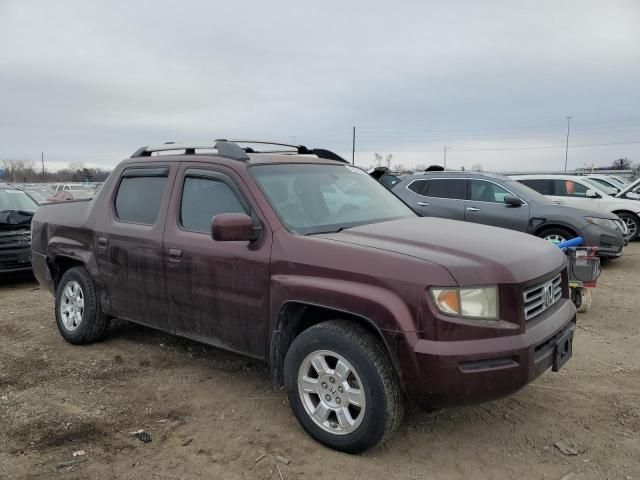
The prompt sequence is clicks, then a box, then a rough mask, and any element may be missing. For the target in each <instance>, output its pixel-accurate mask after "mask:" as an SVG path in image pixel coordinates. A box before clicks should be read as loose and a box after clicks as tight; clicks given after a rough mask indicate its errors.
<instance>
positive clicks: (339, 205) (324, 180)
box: [249, 164, 416, 235]
mask: <svg viewBox="0 0 640 480" xmlns="http://www.w3.org/2000/svg"><path fill="white" fill-rule="evenodd" d="M249 171H250V172H251V175H253V177H254V178H255V179H256V182H257V183H258V185H259V186H260V188H261V190H262V191H263V192H264V194H265V196H266V197H267V199H268V200H269V203H270V204H271V206H272V207H273V209H274V210H275V212H276V213H277V214H278V217H280V220H282V222H283V223H284V225H285V226H286V227H287V229H288V230H289V231H292V232H294V233H298V234H301V235H309V234H314V233H327V232H337V231H340V230H342V229H344V228H350V227H355V226H358V225H365V224H369V223H377V222H383V221H386V220H395V219H399V218H411V217H415V216H416V214H415V213H414V212H413V211H412V210H411V209H410V208H409V207H407V206H406V205H405V204H404V203H402V202H401V201H400V200H399V199H398V197H396V196H395V195H394V194H392V193H391V192H389V191H388V190H387V189H386V188H385V187H383V186H382V185H381V184H380V183H378V182H376V181H375V180H374V179H373V178H371V177H370V176H369V175H367V173H366V172H364V171H362V170H360V169H358V168H355V167H351V166H348V165H320V164H302V165H294V164H281V165H259V166H255V167H251V168H250V169H249Z"/></svg>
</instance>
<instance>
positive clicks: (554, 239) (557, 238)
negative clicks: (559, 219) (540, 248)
mask: <svg viewBox="0 0 640 480" xmlns="http://www.w3.org/2000/svg"><path fill="white" fill-rule="evenodd" d="M544 239H545V240H546V241H548V242H551V243H555V244H558V243H562V242H566V241H567V239H566V238H564V237H563V236H562V235H558V234H557V233H553V234H551V235H547V236H546V237H544Z"/></svg>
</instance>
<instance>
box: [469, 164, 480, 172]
mask: <svg viewBox="0 0 640 480" xmlns="http://www.w3.org/2000/svg"><path fill="white" fill-rule="evenodd" d="M471 171H472V172H481V171H482V165H480V164H479V163H474V164H473V165H471Z"/></svg>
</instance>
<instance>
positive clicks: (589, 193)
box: [584, 189, 600, 198]
mask: <svg viewBox="0 0 640 480" xmlns="http://www.w3.org/2000/svg"><path fill="white" fill-rule="evenodd" d="M584 195H585V197H587V198H599V197H600V195H598V193H597V192H596V191H595V190H591V189H589V190H587V191H586V192H585V194H584Z"/></svg>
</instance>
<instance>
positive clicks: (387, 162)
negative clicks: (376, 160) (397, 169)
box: [384, 154, 393, 168]
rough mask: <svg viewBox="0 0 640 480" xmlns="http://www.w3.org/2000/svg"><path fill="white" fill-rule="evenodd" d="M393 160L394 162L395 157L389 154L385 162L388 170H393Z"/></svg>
mask: <svg viewBox="0 0 640 480" xmlns="http://www.w3.org/2000/svg"><path fill="white" fill-rule="evenodd" d="M391 160H393V155H391V154H388V155H387V156H386V157H384V161H385V162H386V164H387V168H391Z"/></svg>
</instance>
